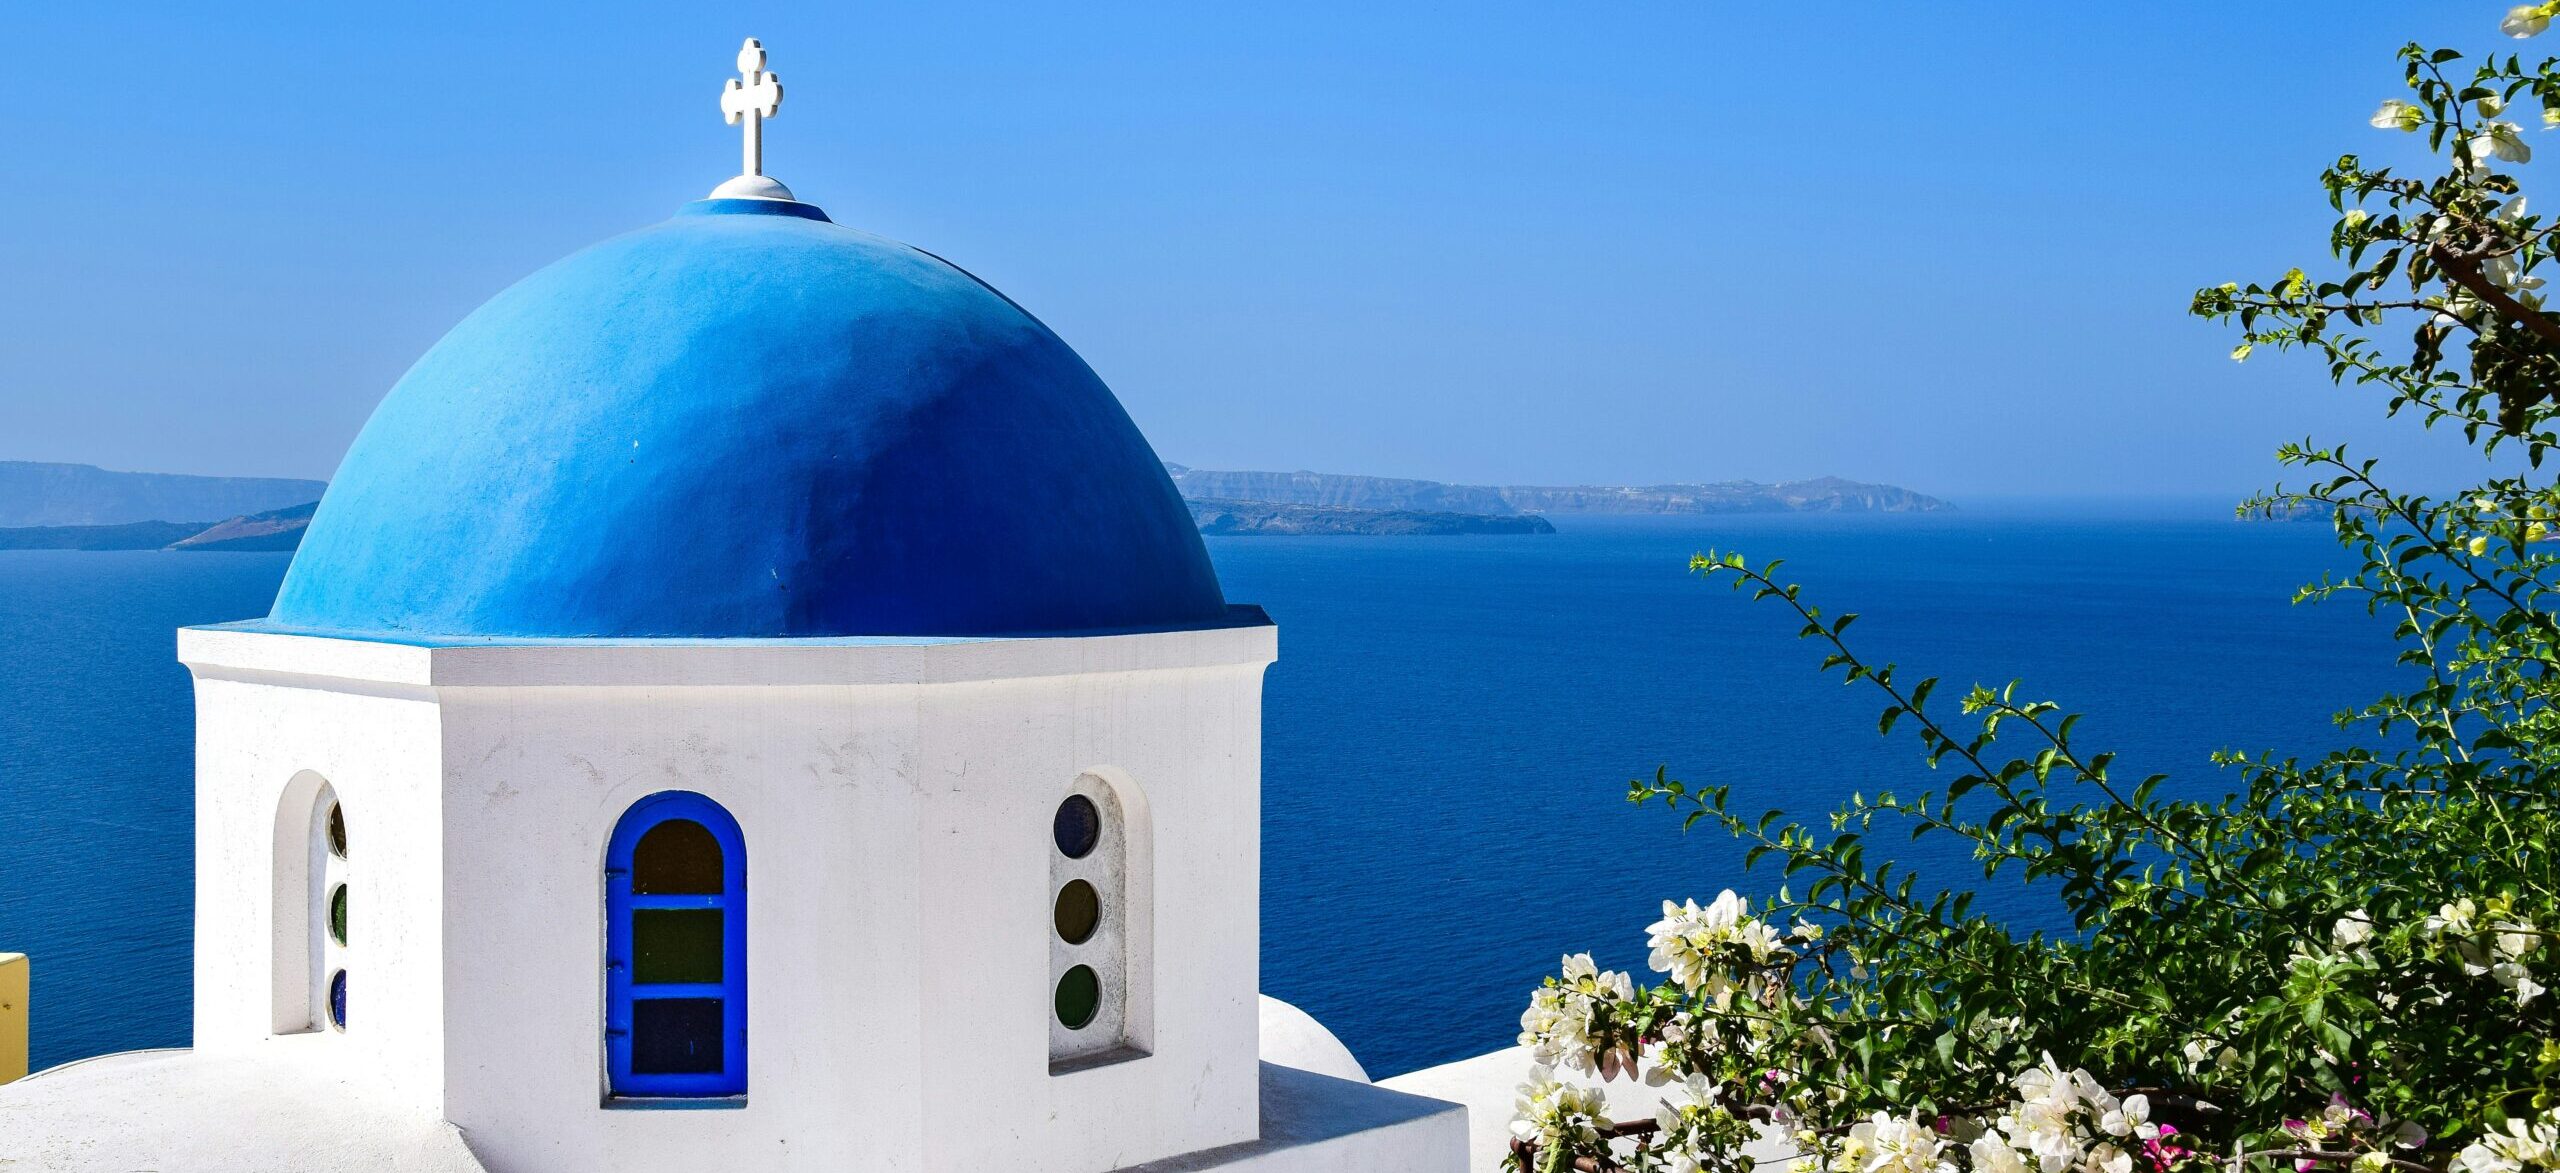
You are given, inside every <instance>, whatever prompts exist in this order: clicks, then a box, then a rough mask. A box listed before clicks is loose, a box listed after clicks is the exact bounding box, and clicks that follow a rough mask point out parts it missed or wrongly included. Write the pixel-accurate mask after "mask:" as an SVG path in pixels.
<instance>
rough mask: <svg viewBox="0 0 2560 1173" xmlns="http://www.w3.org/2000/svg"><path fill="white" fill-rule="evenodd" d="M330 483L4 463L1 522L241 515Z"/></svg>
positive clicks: (314, 494) (305, 496) (301, 497)
mask: <svg viewBox="0 0 2560 1173" xmlns="http://www.w3.org/2000/svg"><path fill="white" fill-rule="evenodd" d="M327 487H328V485H327V483H326V482H323V481H302V480H288V479H284V478H279V477H198V476H184V475H180V474H176V473H162V472H116V471H113V470H110V469H103V468H99V467H97V466H95V465H88V464H47V463H41V462H38V461H32V460H0V527H5V528H12V529H16V528H23V527H27V526H99V525H127V524H131V523H134V522H144V521H157V522H163V523H171V522H184V521H190V520H195V519H199V518H203V519H219V518H225V517H241V516H245V515H248V514H252V513H264V512H266V511H267V510H270V509H282V508H284V507H286V506H288V505H302V504H307V503H309V502H313V501H317V500H319V499H320V490H322V489H324V488H327ZM164 544H165V543H164Z"/></svg>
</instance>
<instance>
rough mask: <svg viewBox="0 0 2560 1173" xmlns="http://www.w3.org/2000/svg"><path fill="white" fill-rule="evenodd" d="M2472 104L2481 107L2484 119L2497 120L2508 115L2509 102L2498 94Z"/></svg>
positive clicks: (2481, 114)
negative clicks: (2505, 114) (2498, 117)
mask: <svg viewBox="0 0 2560 1173" xmlns="http://www.w3.org/2000/svg"><path fill="white" fill-rule="evenodd" d="M2472 104H2473V105H2474V106H2477V107H2479V109H2480V116H2481V117H2482V118H2495V117H2497V116H2498V115H2500V114H2504V113H2506V110H2507V100H2506V99H2505V98H2501V97H2499V96H2498V95H2496V94H2490V95H2488V96H2487V97H2484V98H2482V99H2480V100H2479V101H2477V102H2474V103H2472Z"/></svg>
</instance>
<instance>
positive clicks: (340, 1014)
mask: <svg viewBox="0 0 2560 1173" xmlns="http://www.w3.org/2000/svg"><path fill="white" fill-rule="evenodd" d="M329 1021H330V1022H331V1023H332V1024H334V1025H336V1026H337V1028H338V1029H339V1030H345V1029H347V971H345V970H343V969H342V970H339V971H338V972H336V973H333V974H330V975H329Z"/></svg>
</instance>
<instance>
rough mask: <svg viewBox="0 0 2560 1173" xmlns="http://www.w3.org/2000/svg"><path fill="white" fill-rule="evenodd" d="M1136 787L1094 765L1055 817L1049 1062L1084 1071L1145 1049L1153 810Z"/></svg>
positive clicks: (1051, 862)
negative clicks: (1148, 848) (1146, 879)
mask: <svg viewBox="0 0 2560 1173" xmlns="http://www.w3.org/2000/svg"><path fill="white" fill-rule="evenodd" d="M1137 802H1138V800H1137V795H1136V794H1135V792H1134V790H1133V791H1131V792H1130V793H1127V794H1123V793H1122V791H1121V789H1120V788H1119V787H1117V786H1115V785H1113V784H1112V783H1111V782H1107V781H1105V780H1103V779H1102V778H1100V777H1097V776H1096V775H1093V774H1084V775H1080V776H1078V777H1077V778H1076V780H1075V782H1074V783H1073V784H1071V785H1070V786H1068V787H1067V794H1066V797H1064V798H1063V799H1061V800H1059V802H1058V806H1057V809H1056V810H1055V812H1054V813H1053V814H1052V815H1051V818H1050V827H1049V832H1050V845H1051V850H1050V853H1049V927H1050V936H1049V1001H1050V1006H1049V1010H1050V1017H1049V1061H1050V1064H1051V1068H1052V1070H1074V1069H1076V1068H1079V1067H1083V1066H1088V1065H1091V1064H1094V1063H1105V1062H1110V1061H1112V1060H1114V1059H1117V1058H1124V1057H1132V1056H1134V1055H1136V1054H1138V1053H1141V1048H1142V1047H1143V1045H1144V1032H1143V1031H1142V1030H1139V1029H1137V1028H1138V1027H1140V1026H1141V1025H1142V1023H1141V1022H1139V1021H1138V1020H1139V1019H1140V1018H1142V1017H1143V1015H1142V1014H1141V1013H1140V1009H1141V1007H1142V1004H1143V1003H1142V998H1141V995H1142V994H1143V991H1141V990H1138V989H1136V988H1135V986H1136V984H1137V983H1138V982H1139V981H1140V980H1141V979H1142V978H1143V977H1144V974H1143V972H1142V967H1140V966H1138V965H1135V964H1133V962H1132V958H1133V956H1135V955H1137V954H1139V953H1141V952H1142V951H1143V947H1144V945H1145V943H1146V932H1147V929H1148V927H1149V926H1147V925H1146V924H1145V923H1143V921H1144V915H1145V907H1146V906H1145V901H1144V900H1143V893H1139V892H1136V891H1134V889H1135V888H1136V887H1137V886H1138V885H1139V884H1141V883H1142V882H1143V880H1142V878H1139V877H1136V876H1133V873H1138V872H1142V871H1144V868H1143V867H1140V866H1137V865H1136V864H1135V862H1134V861H1137V860H1140V859H1142V858H1143V855H1144V851H1143V848H1144V844H1143V843H1141V842H1138V840H1139V839H1140V838H1141V836H1142V835H1143V833H1144V832H1143V823H1144V820H1143V819H1133V818H1132V817H1131V814H1132V812H1131V809H1130V808H1131V807H1132V806H1133V805H1136V804H1137Z"/></svg>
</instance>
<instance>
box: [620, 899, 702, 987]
mask: <svg viewBox="0 0 2560 1173" xmlns="http://www.w3.org/2000/svg"><path fill="white" fill-rule="evenodd" d="M723 915H724V914H723V913H722V911H721V910H720V909H717V908H637V909H633V910H632V912H631V980H632V981H634V982H637V983H640V984H642V985H663V984H667V983H671V982H716V981H719V980H720V976H721V968H722V967H721V959H722V951H721V939H720V938H721V929H722V928H723V924H722V921H723Z"/></svg>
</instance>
